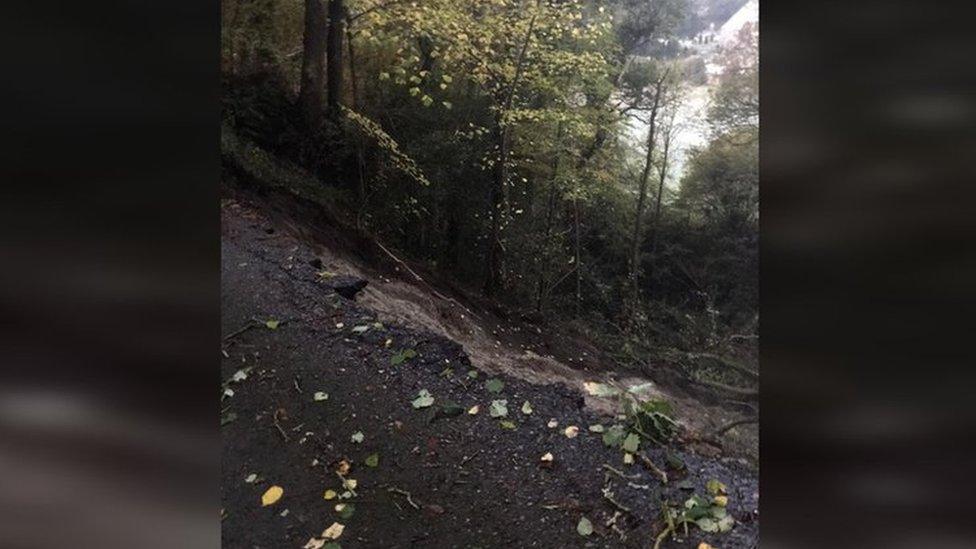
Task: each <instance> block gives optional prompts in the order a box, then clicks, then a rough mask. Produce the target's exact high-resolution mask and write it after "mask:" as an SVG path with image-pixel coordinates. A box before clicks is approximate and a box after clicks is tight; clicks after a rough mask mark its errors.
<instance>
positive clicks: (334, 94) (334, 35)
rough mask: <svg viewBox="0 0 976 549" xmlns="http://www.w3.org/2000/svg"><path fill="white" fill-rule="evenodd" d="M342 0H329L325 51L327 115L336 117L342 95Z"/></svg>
mask: <svg viewBox="0 0 976 549" xmlns="http://www.w3.org/2000/svg"><path fill="white" fill-rule="evenodd" d="M345 11H346V9H345V7H344V6H343V4H342V0H329V35H328V44H327V47H326V52H325V65H326V73H327V78H326V82H327V85H328V93H327V94H326V97H327V100H328V106H329V115H330V116H333V117H338V115H339V103H340V101H339V100H340V99H341V97H342V37H343V34H344V33H343V31H342V27H343V26H344V23H345Z"/></svg>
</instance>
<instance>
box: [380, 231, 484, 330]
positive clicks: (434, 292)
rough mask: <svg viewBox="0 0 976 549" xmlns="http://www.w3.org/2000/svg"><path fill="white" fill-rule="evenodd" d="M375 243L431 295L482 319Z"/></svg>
mask: <svg viewBox="0 0 976 549" xmlns="http://www.w3.org/2000/svg"><path fill="white" fill-rule="evenodd" d="M374 242H376V246H377V247H379V249H380V250H383V253H385V254H386V255H388V256H389V257H390V259H392V260H393V261H394V262H396V263H397V264H398V265H400V266H401V267H403V268H404V270H406V271H407V272H408V273H410V274H411V275H412V276H413V278H414V280H416V281H417V282H419V283H421V284H423V286H424V287H425V288H427V290H428V291H430V293H432V294H434V295H435V296H437V297H438V298H440V299H443V300H444V301H447V302H448V303H453V304H454V305H456V306H458V307H460V308H462V309H464V310H465V311H467V313H468V314H469V315H471V316H473V317H474V318H476V319H478V320H480V319H481V318H480V317H479V316H478V315H476V314H474V313H473V312H472V311H471V309H468V308H467V307H465V306H464V305H461V304H460V303H458V301H457V300H456V299H453V298H450V297H447V296H446V295H444V294H442V293H440V292H438V291H437V290H436V289H434V287H433V286H431V285H430V284H428V283H427V281H426V280H424V279H423V278H421V276H420V275H419V274H417V273H416V272H414V270H413V269H411V268H410V266H409V265H407V264H406V262H404V261H403V260H402V259H400V258H399V257H397V256H395V255H393V252H391V251H390V250H387V249H386V247H385V246H383V245H382V244H380V243H379V241H378V240H375V241H374Z"/></svg>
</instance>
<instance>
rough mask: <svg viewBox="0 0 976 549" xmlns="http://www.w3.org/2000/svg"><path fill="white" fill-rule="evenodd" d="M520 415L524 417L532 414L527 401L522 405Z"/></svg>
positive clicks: (530, 406)
mask: <svg viewBox="0 0 976 549" xmlns="http://www.w3.org/2000/svg"><path fill="white" fill-rule="evenodd" d="M522 413H523V414H525V415H529V414H531V413H532V404H530V403H529V401H528V400H526V401H525V402H523V403H522Z"/></svg>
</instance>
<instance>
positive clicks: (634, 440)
mask: <svg viewBox="0 0 976 549" xmlns="http://www.w3.org/2000/svg"><path fill="white" fill-rule="evenodd" d="M638 447H640V437H639V436H637V434H636V433H630V434H629V435H627V438H625V439H624V444H623V449H624V451H625V452H630V453H631V454H633V453H634V452H636V451H637V448H638Z"/></svg>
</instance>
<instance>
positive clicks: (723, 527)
mask: <svg viewBox="0 0 976 549" xmlns="http://www.w3.org/2000/svg"><path fill="white" fill-rule="evenodd" d="M733 524H735V519H734V518H732V515H726V516H724V517H722V518H721V519H719V521H718V531H719V532H728V531H729V530H731V529H732V525H733Z"/></svg>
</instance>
